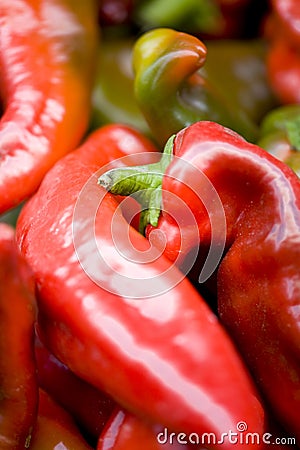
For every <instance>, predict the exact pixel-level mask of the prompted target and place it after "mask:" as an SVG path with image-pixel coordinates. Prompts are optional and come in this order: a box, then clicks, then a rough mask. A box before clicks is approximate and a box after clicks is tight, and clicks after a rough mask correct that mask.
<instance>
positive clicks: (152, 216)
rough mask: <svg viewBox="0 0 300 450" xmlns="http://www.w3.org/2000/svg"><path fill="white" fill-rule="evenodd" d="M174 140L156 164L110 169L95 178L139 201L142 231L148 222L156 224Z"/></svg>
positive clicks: (112, 189)
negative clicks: (163, 182) (164, 177)
mask: <svg viewBox="0 0 300 450" xmlns="http://www.w3.org/2000/svg"><path fill="white" fill-rule="evenodd" d="M174 139H175V135H173V136H171V137H170V138H169V139H168V141H167V143H166V145H165V148H164V151H163V153H162V157H161V159H160V161H158V162H157V163H153V164H144V165H141V166H132V167H119V168H116V169H111V170H109V171H107V172H105V173H104V174H102V175H101V176H100V177H99V178H98V184H99V185H100V186H102V187H104V188H105V189H106V190H107V191H109V192H111V193H112V194H116V195H125V196H128V195H132V196H133V197H134V198H135V199H136V200H137V201H138V202H139V203H140V205H141V207H142V209H141V212H140V224H139V231H140V232H141V233H144V230H145V228H146V226H147V225H148V224H151V225H153V226H157V224H158V219H159V216H160V212H161V206H162V191H161V186H162V180H163V176H164V173H165V171H166V169H167V167H168V165H169V164H170V162H171V161H172V156H173V142H174Z"/></svg>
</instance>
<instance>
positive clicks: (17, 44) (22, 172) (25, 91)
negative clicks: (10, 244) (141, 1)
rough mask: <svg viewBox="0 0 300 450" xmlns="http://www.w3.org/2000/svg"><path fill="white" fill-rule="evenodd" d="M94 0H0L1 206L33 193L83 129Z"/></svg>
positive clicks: (91, 60)
mask: <svg viewBox="0 0 300 450" xmlns="http://www.w3.org/2000/svg"><path fill="white" fill-rule="evenodd" d="M96 11H97V9H96V4H95V2H94V1H93V0H87V1H85V2H70V1H68V0H60V1H54V0H50V1H46V0H38V1H32V0H18V1H11V0H2V1H1V5H0V26H1V40H0V86H1V88H0V90H1V98H2V102H3V106H4V112H3V115H2V117H1V120H0V213H2V212H4V211H6V210H7V209H9V208H12V207H14V206H16V205H18V204H19V203H20V202H22V201H23V200H24V199H26V198H27V197H28V196H30V195H31V194H32V193H33V192H34V191H35V190H36V188H37V187H38V185H39V183H40V182H41V180H42V178H43V176H44V175H45V173H46V172H47V170H48V169H49V168H50V167H51V166H52V165H53V164H54V163H55V161H57V160H58V159H59V158H60V157H61V156H63V155H64V154H66V153H67V152H68V151H70V150H72V149H74V148H75V147H76V146H77V145H78V143H79V142H80V140H81V139H82V137H83V135H84V133H85V132H86V129H87V125H88V120H89V110H90V93H91V88H92V81H93V70H94V68H93V66H94V59H95V58H94V56H95V54H96V53H95V51H96V45H97V13H96Z"/></svg>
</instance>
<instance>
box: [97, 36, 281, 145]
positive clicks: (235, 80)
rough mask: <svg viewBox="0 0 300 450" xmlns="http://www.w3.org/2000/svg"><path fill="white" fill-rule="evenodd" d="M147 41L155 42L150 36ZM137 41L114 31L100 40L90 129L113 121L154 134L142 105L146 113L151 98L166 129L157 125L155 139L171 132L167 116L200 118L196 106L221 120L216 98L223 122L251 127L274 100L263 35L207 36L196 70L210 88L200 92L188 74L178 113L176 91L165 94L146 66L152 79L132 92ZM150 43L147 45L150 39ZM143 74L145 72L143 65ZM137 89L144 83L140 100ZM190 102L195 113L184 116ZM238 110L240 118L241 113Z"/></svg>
mask: <svg viewBox="0 0 300 450" xmlns="http://www.w3.org/2000/svg"><path fill="white" fill-rule="evenodd" d="M159 30H160V29H158V30H154V31H153V32H150V33H152V34H153V33H154V34H157V33H158V34H159V33H161V32H160V31H159ZM168 33H169V34H170V35H172V34H173V35H174V34H175V36H176V34H177V36H180V34H179V32H176V31H174V30H167V31H166V30H165V31H163V32H162V36H164V37H165V38H166V34H168ZM143 36H146V39H149V38H150V37H151V35H149V34H148V33H145V34H144V35H142V37H141V38H140V39H143ZM185 36H187V40H188V41H190V42H200V41H198V40H197V38H196V37H194V36H192V35H185ZM149 43H150V44H153V40H152V41H151V42H149ZM135 45H136V46H137V47H138V46H140V40H139V39H138V40H135V39H134V38H133V37H127V38H126V39H124V38H120V37H115V38H113V39H112V38H106V39H103V40H102V43H101V48H100V51H99V63H98V70H97V77H96V83H95V86H94V90H93V98H92V107H93V111H92V120H91V127H92V128H93V129H94V128H97V127H98V126H100V125H102V124H106V123H114V122H117V123H124V124H127V125H130V126H133V127H135V128H136V129H137V130H139V131H140V132H142V133H144V134H146V135H147V136H148V137H152V132H151V131H150V126H149V125H148V124H147V122H146V119H145V118H144V115H143V113H142V111H143V110H144V111H145V110H146V114H149V104H150V102H153V103H154V107H155V108H157V109H158V113H156V111H155V110H154V111H153V113H151V114H153V115H154V116H156V115H157V117H159V118H160V119H159V122H160V126H161V127H162V128H163V129H165V130H166V131H164V133H162V134H161V133H160V130H158V131H157V132H155V134H159V140H160V139H161V138H162V139H164V138H165V137H166V138H167V137H169V135H171V134H173V128H172V127H173V125H172V121H173V119H172V117H170V116H172V115H175V116H176V117H177V118H176V120H179V121H178V123H177V127H176V128H177V129H179V128H181V127H183V126H185V124H188V123H190V122H192V121H197V120H199V119H201V118H202V117H203V114H201V116H200V113H199V109H200V110H202V111H204V113H205V111H207V117H208V119H209V120H216V121H220V118H221V117H220V115H221V112H220V104H221V110H222V111H223V116H225V118H226V120H225V121H224V122H225V124H226V125H227V126H228V125H232V127H233V129H234V128H235V121H233V120H231V119H232V118H233V117H237V122H240V123H241V122H242V123H243V124H245V123H247V124H249V123H250V128H251V130H253V129H254V128H255V127H256V126H257V125H258V124H259V122H260V121H261V119H262V117H264V116H265V114H266V113H267V112H268V111H269V110H271V109H272V108H273V107H274V106H277V103H276V100H275V98H274V95H273V93H272V91H271V90H270V88H269V86H268V82H267V78H266V69H265V63H264V61H265V52H266V48H265V47H266V46H265V43H264V42H263V41H262V40H247V41H240V40H211V41H205V46H203V49H204V48H205V47H206V49H207V54H206V60H205V64H204V66H203V67H201V68H200V69H199V74H200V75H201V77H203V78H204V79H205V80H206V81H205V83H206V86H207V87H208V91H206V92H204V94H201V95H200V89H199V86H198V84H197V83H196V84H191V83H190V80H192V79H195V78H190V80H189V87H188V88H187V86H186V85H185V87H184V89H183V90H182V95H183V97H182V100H181V101H182V102H183V103H184V102H186V105H183V109H184V111H183V114H182V115H181V117H180V118H179V119H178V102H177V100H178V92H177V91H176V89H175V91H174V89H173V94H172V95H170V96H169V95H168V94H167V90H166V88H164V89H163V90H162V89H161V88H159V84H158V83H156V82H155V83H153V82H152V78H151V77H148V73H149V72H147V77H148V79H147V83H150V87H149V88H148V86H147V84H146V85H145V86H144V87H143V86H142V85H141V84H139V85H137V90H136V92H134V79H135V75H134V71H133V67H132V62H133V61H132V59H133V55H134V53H133V51H134V46H135ZM174 45H175V44H174ZM199 45H200V44H199ZM201 45H202V43H201ZM149 47H150V50H151V45H149ZM152 48H153V47H152ZM199 48H200V47H199ZM158 51H161V49H158ZM178 55H179V57H180V58H181V61H182V62H184V64H183V66H184V65H185V64H186V57H185V55H184V54H178ZM140 56H141V59H140V60H139V61H137V56H136V55H135V60H136V61H135V63H137V62H138V64H140V63H143V64H144V63H145V59H146V58H147V57H146V54H145V53H144V54H141V55H140ZM152 56H153V61H155V58H158V59H157V61H156V62H155V64H156V66H155V67H156V68H161V66H159V61H160V60H159V57H158V56H157V55H156V52H155V50H153V55H152ZM174 57H175V52H173V53H170V54H169V55H168V59H169V61H170V59H172V58H174ZM148 63H149V60H148ZM170 63H171V62H170ZM172 64H174V63H172ZM146 65H147V62H146ZM145 69H146V67H145ZM150 69H151V70H153V66H152V65H151V66H150V67H149V68H147V70H150ZM172 70H173V66H172ZM195 70H196V69H195ZM143 76H145V72H144V69H143ZM195 76H196V75H194V77H195ZM197 77H198V75H197ZM170 79H171V81H174V72H172V73H171V75H170V74H169V78H168V77H167V78H166V80H167V84H169V86H168V89H169V88H171V83H170V82H169V80H170ZM136 83H137V81H136ZM182 86H183V82H182ZM141 89H145V97H144V100H142V102H141V103H140V106H139V105H138V101H139V100H140V95H141ZM159 89H160V91H159ZM159 96H164V98H163V99H161V100H160V101H158V100H157V99H158V97H159ZM223 100H225V104H226V106H225V107H224V106H223V105H222V102H223ZM174 102H175V103H174ZM208 102H209V103H208ZM227 107H228V109H229V114H228V115H227V114H226V113H227V109H226V108H227ZM189 108H190V109H192V110H193V111H194V114H193V116H192V117H191V118H189V120H188V122H186V120H184V115H185V114H187V111H188V109H189ZM205 114H206V113H205ZM227 116H229V119H227ZM242 116H243V118H242V119H241V117H242ZM169 121H171V124H170V126H167V124H168V122H169ZM247 128H248V127H247ZM239 130H240V128H239ZM255 133H256V131H255ZM252 135H253V134H252V133H251V136H252ZM247 137H249V134H247ZM157 140H158V139H157ZM253 140H254V139H253Z"/></svg>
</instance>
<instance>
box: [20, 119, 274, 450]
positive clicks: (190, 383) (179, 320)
mask: <svg viewBox="0 0 300 450" xmlns="http://www.w3.org/2000/svg"><path fill="white" fill-rule="evenodd" d="M114 132H115V133H114ZM113 141H114V143H113ZM122 148H123V149H124V150H125V151H127V153H135V152H138V151H143V152H144V154H143V156H144V159H145V157H146V159H151V158H150V156H151V155H152V154H149V156H147V150H152V149H153V146H152V145H150V144H149V143H148V144H147V141H146V139H145V138H142V136H139V135H138V134H137V133H136V134H134V133H133V132H131V131H130V130H129V129H127V131H126V129H125V128H124V127H123V129H121V132H120V133H119V134H118V126H117V125H115V126H111V127H110V128H107V127H105V128H102V129H100V130H99V131H98V132H96V133H95V134H94V135H92V136H91V137H90V138H89V139H88V140H87V141H86V143H85V144H83V146H82V147H81V148H79V149H78V150H76V151H75V152H73V153H71V154H69V155H67V156H66V157H64V158H63V159H61V160H60V161H59V162H58V163H57V164H56V165H55V166H54V168H53V169H51V171H49V172H48V174H47V175H46V177H45V178H44V180H43V182H42V184H41V186H40V188H39V190H38V192H37V193H36V194H35V195H34V196H33V197H32V199H31V200H30V201H29V202H28V203H27V204H26V205H25V207H24V208H23V209H22V212H21V215H20V217H19V220H18V224H17V240H18V243H19V245H20V248H21V249H22V252H23V254H24V255H25V257H26V259H27V260H28V262H29V263H30V264H31V267H32V268H33V271H34V274H35V277H36V280H37V296H38V305H39V333H40V336H41V338H42V340H43V342H45V343H46V345H47V347H48V348H49V349H50V350H51V352H53V353H54V354H55V355H56V357H58V359H60V360H61V361H62V362H64V363H65V364H66V365H67V366H68V367H69V368H70V369H71V370H72V371H73V372H74V373H76V374H77V375H78V376H80V377H81V378H83V379H85V380H86V381H88V382H89V383H91V384H93V385H94V386H96V387H98V388H100V389H103V390H105V392H107V393H108V394H109V395H111V396H112V397H113V398H114V399H115V400H116V401H117V402H118V403H120V405H121V406H123V407H124V408H126V409H128V410H130V411H131V412H133V413H135V414H137V415H138V416H140V417H141V416H142V417H144V418H146V419H147V420H148V421H149V422H152V423H160V424H162V425H163V426H166V427H169V428H170V430H176V431H179V432H180V431H182V432H198V433H200V434H201V433H203V432H212V433H216V435H217V436H220V434H221V433H222V432H226V433H227V432H229V431H230V430H234V431H236V426H237V423H238V422H239V421H241V420H245V421H246V422H247V424H248V428H249V431H252V432H256V433H258V434H261V433H262V432H263V431H264V426H265V424H264V422H265V420H266V417H265V413H264V410H263V408H262V405H261V402H260V400H259V398H258V395H257V392H256V389H255V387H254V386H253V383H252V381H251V379H250V377H249V374H248V372H247V370H246V369H245V366H244V364H243V362H242V361H241V359H240V356H239V354H238V353H237V352H236V350H235V348H234V346H233V345H232V342H231V340H230V339H229V337H228V336H227V334H226V333H225V332H224V330H223V328H222V327H221V326H220V324H219V322H218V321H217V319H216V317H215V316H214V314H213V313H212V312H211V311H210V309H209V308H208V306H207V305H206V303H205V302H204V301H203V300H202V298H201V297H200V295H199V294H198V293H197V292H196V290H194V289H193V288H192V286H191V285H190V284H189V282H188V281H187V279H185V278H184V277H183V275H182V274H181V273H180V272H179V271H177V270H176V268H175V267H174V266H172V265H171V264H170V262H169V261H168V260H167V259H166V258H164V257H157V253H156V252H154V255H155V258H154V260H151V259H150V262H147V259H146V261H145V260H143V258H144V257H145V258H147V257H149V243H148V241H147V240H146V239H145V238H144V237H143V236H142V235H140V234H139V233H138V232H137V231H136V230H135V229H133V228H131V227H130V226H129V225H128V223H127V222H126V220H125V219H124V218H123V216H122V214H121V212H120V208H119V203H118V202H117V201H116V200H115V198H114V197H113V196H112V195H111V194H107V193H106V192H105V191H104V190H103V189H102V188H101V187H99V185H98V176H99V167H101V166H103V165H104V164H106V163H107V162H108V161H110V160H112V159H115V158H116V157H117V153H118V152H119V155H120V156H121V155H124V152H123V153H122V152H121V149H122ZM145 152H146V153H145ZM152 159H153V155H152ZM136 160H137V156H136V155H133V154H132V155H131V158H130V161H131V164H133V163H135V162H136ZM117 164H122V161H120V160H119V161H117ZM124 164H125V162H124V161H123V165H124ZM103 170H104V169H102V171H103ZM78 200H79V202H78ZM37 211H38V213H37ZM94 225H95V227H94ZM72 227H73V236H74V241H73V239H72ZM115 227H116V228H115ZM114 230H117V232H116V234H114V236H112V231H114ZM90 232H92V233H91V234H92V235H91V234H90ZM78 233H79V235H78ZM120 235H121V236H122V237H121V238H120V239H119V237H118V236H120ZM94 236H96V241H97V246H98V249H101V255H102V256H103V257H104V258H105V260H101V258H100V260H97V256H98V253H97V252H95V253H94V251H93V248H94V245H95V239H94ZM127 237H128V239H129V241H128V239H127ZM78 238H79V240H80V242H78ZM81 238H83V241H81ZM114 238H117V239H119V241H118V243H119V245H120V246H121V247H119V248H118V247H117V246H116V242H115V241H114ZM41 242H43V251H42V252H41V247H40V245H41ZM129 242H130V243H131V244H130V245H129ZM74 243H75V245H76V250H77V252H79V253H78V254H77V253H75V248H74ZM145 251H146V253H145ZM82 252H84V254H82ZM85 252H87V253H85ZM124 252H125V255H124ZM78 255H80V261H79V260H78ZM150 256H151V258H152V256H153V254H152V255H151V253H150ZM132 257H134V258H137V257H139V260H138V261H137V262H136V261H134V260H132ZM95 258H96V259H95ZM141 258H142V260H143V263H141V262H140V261H141ZM105 261H107V264H105ZM122 277H123V278H122ZM222 448H224V449H229V448H231V444H230V443H229V442H227V441H226V440H225V442H224V444H222ZM239 448H240V449H242V448H245V445H244V444H241V445H240V446H239ZM253 448H260V445H259V444H255V445H254V446H253Z"/></svg>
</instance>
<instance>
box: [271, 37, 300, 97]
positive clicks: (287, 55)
mask: <svg viewBox="0 0 300 450" xmlns="http://www.w3.org/2000/svg"><path fill="white" fill-rule="evenodd" d="M266 64H267V66H266V67H267V72H268V77H269V80H270V85H271V87H272V89H273V90H274V93H275V94H276V95H277V97H278V99H279V100H280V102H281V103H283V104H289V103H300V47H299V48H295V47H293V46H291V45H290V44H289V42H288V41H287V40H286V39H283V38H279V37H278V38H277V39H275V40H274V41H273V42H272V44H271V45H270V49H269V52H268V55H267V61H266Z"/></svg>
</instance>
